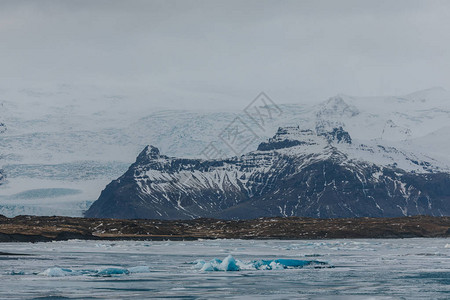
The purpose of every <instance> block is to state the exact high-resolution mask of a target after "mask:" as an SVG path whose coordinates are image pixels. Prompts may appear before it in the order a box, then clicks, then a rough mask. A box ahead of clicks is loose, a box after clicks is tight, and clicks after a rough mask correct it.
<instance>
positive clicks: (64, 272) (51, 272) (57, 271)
mask: <svg viewBox="0 0 450 300" xmlns="http://www.w3.org/2000/svg"><path fill="white" fill-rule="evenodd" d="M38 275H43V276H48V277H63V276H70V275H77V274H75V272H73V271H72V270H71V269H63V268H57V267H55V268H48V269H47V270H45V271H44V272H42V273H39V274H38Z"/></svg>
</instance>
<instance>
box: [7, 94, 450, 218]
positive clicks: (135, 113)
mask: <svg viewBox="0 0 450 300" xmlns="http://www.w3.org/2000/svg"><path fill="white" fill-rule="evenodd" d="M0 96H1V103H2V106H1V111H0V121H1V122H2V125H1V128H2V129H1V132H2V133H1V136H2V138H1V139H0V154H1V165H2V166H3V169H4V173H3V174H2V176H1V178H3V177H4V178H3V179H2V185H1V187H0V196H2V197H1V199H0V214H4V215H7V216H15V215H18V214H38V215H49V214H61V215H69V216H82V215H83V212H84V211H85V210H86V209H87V208H88V207H86V206H89V204H90V203H92V202H93V201H95V199H97V198H98V196H99V193H100V191H101V190H102V189H103V188H104V186H105V185H106V184H107V183H108V182H110V181H111V180H113V179H115V178H117V177H118V176H120V175H121V174H122V173H123V172H125V171H126V169H127V168H128V166H129V164H130V163H132V162H133V160H134V158H135V157H136V156H137V154H138V153H139V152H140V151H141V150H142V149H143V148H144V147H145V146H146V145H148V144H150V143H151V144H153V145H158V147H159V148H160V150H161V152H163V153H166V154H167V155H171V156H180V157H187V158H199V157H202V156H201V152H202V150H203V149H204V148H205V147H206V146H207V145H208V144H209V143H210V142H215V143H216V144H217V146H218V147H219V148H220V150H221V151H223V152H224V153H225V154H226V155H227V156H230V157H231V156H233V155H234V153H233V152H232V151H230V149H229V148H228V147H227V146H226V145H224V143H223V142H222V141H221V139H220V138H219V135H220V133H221V131H222V130H223V128H225V127H226V126H227V125H228V124H229V123H230V122H232V121H233V119H234V118H235V117H236V116H239V117H240V118H242V120H244V121H245V122H246V123H247V124H248V125H249V126H251V128H252V129H253V130H254V131H255V133H256V134H257V135H258V139H257V140H255V141H254V142H252V144H250V145H249V146H248V149H255V148H256V147H257V146H258V145H259V144H260V143H262V142H263V141H265V140H266V139H268V138H270V137H271V136H272V135H273V132H275V131H276V130H277V128H278V127H284V126H293V125H294V126H297V125H299V126H300V127H301V128H312V129H314V130H317V131H318V132H320V131H328V130H329V129H330V128H337V127H340V126H342V127H343V128H344V129H345V130H346V131H347V132H349V133H350V136H351V137H352V139H353V141H354V143H353V144H354V145H355V147H353V148H352V149H348V151H349V152H348V153H349V154H350V155H351V156H352V157H356V158H358V159H361V160H366V161H369V162H372V163H375V164H380V165H387V164H393V163H396V162H399V167H401V168H403V169H405V170H407V171H411V172H435V171H436V170H441V171H446V170H448V166H449V164H450V163H449V162H450V157H449V154H448V151H446V149H448V148H449V147H450V144H449V143H448V141H449V140H450V126H449V125H448V124H449V120H450V93H449V92H448V91H446V90H444V89H442V88H432V89H428V90H423V91H418V92H415V93H412V94H408V95H400V96H388V97H354V96H348V95H345V94H339V95H336V96H334V97H331V98H329V99H328V100H325V101H323V102H322V103H318V104H314V103H311V102H310V101H308V99H299V101H298V103H297V104H282V103H283V99H274V100H275V101H276V102H277V103H278V106H279V107H280V109H281V110H282V115H281V116H279V117H277V116H273V118H272V119H270V120H267V122H266V124H265V127H264V129H261V128H258V127H257V126H256V125H255V124H254V123H252V120H250V119H249V118H248V117H247V116H246V115H245V113H243V112H242V111H239V110H227V111H223V112H220V111H189V110H176V109H163V108H154V107H150V106H148V107H139V108H130V107H126V106H124V105H123V101H120V99H119V98H117V97H116V96H115V95H105V94H104V93H102V92H101V91H99V90H96V89H83V88H80V87H70V86H60V87H57V88H55V89H54V90H51V89H49V90H48V91H41V92H33V90H32V89H30V88H25V89H17V90H14V89H10V90H3V91H0ZM43 97H44V98H45V99H46V100H48V101H45V102H44V101H41V100H42V99H43ZM63 100H64V101H63ZM250 100H251V99H249V102H250ZM38 104H39V105H38ZM87 108H89V109H87ZM87 158H88V159H87ZM416 162H419V165H418V164H417V163H416ZM420 162H427V164H428V166H421V165H420ZM424 167H425V168H424ZM37 188H46V189H58V188H73V189H76V190H80V191H81V194H80V195H78V197H77V198H75V197H72V196H71V195H67V196H61V197H60V198H59V201H56V199H53V200H51V199H47V198H40V199H36V200H35V201H34V203H30V201H28V200H20V201H19V200H17V199H15V200H14V201H13V200H8V197H10V196H13V195H16V194H19V193H22V192H26V191H29V190H33V189H37ZM51 201H53V203H54V205H53V207H52V206H50V205H45V204H44V203H48V202H51ZM83 203H88V204H83Z"/></svg>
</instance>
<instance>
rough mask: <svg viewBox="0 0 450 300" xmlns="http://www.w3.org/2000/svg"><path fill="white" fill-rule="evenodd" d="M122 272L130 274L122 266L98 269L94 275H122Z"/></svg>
mask: <svg viewBox="0 0 450 300" xmlns="http://www.w3.org/2000/svg"><path fill="white" fill-rule="evenodd" d="M124 274H130V271H128V270H127V269H122V268H106V269H103V270H101V271H99V272H98V273H97V274H96V275H97V276H112V275H124Z"/></svg>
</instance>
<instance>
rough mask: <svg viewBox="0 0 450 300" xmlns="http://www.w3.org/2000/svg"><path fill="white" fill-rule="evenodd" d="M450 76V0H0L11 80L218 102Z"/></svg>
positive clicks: (409, 84)
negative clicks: (261, 93) (88, 86)
mask: <svg viewBox="0 0 450 300" xmlns="http://www.w3.org/2000/svg"><path fill="white" fill-rule="evenodd" d="M449 78H450V1H430V0H427V1H425V0H424V1H412V0H408V1H399V0H395V1H392V0H389V1H379V0H378V1H373V0H371V1H361V0H358V1H337V0H330V1H317V0H313V1H299V0H298V1H279V0H277V1H245V0H244V1H242V0H241V1H230V0H223V1H211V0H209V1H186V0H182V1H170V0H162V1H151V0H147V1H132V0H127V1H122V0H121V1H111V0H108V1H100V0H87V1H76V0H70V1H69V0H68V1H62V0H55V1H44V0H41V1H37V0H33V1H20V0H12V1H5V0H0V88H2V89H8V88H11V87H12V86H18V87H31V86H32V87H46V88H48V87H49V86H50V87H51V86H57V85H59V84H69V85H86V84H89V85H93V86H97V87H99V88H100V89H104V90H105V94H107V93H108V92H109V91H115V90H117V89H119V90H120V93H121V94H123V95H124V96H127V95H132V94H133V93H135V92H136V91H139V96H138V97H134V98H133V97H131V96H130V99H134V101H138V100H137V99H140V100H145V101H153V102H154V103H155V105H159V106H161V105H167V106H177V107H194V108H205V107H212V108H214V107H222V106H223V103H224V102H226V103H227V105H230V106H233V107H240V106H245V104H246V103H248V102H249V100H251V99H252V98H253V97H254V96H256V95H257V94H258V93H259V92H260V91H266V92H267V93H268V94H269V95H270V96H271V97H272V98H273V99H275V100H276V101H277V102H284V103H286V102H300V101H305V100H308V101H309V100H317V101H319V100H324V99H326V98H328V97H330V96H333V95H335V94H337V93H345V94H349V95H369V96H370V95H392V94H405V93H409V92H413V91H416V90H420V89H426V88H429V87H433V86H442V87H444V88H446V89H449V87H450V84H449ZM144 98H145V99H144Z"/></svg>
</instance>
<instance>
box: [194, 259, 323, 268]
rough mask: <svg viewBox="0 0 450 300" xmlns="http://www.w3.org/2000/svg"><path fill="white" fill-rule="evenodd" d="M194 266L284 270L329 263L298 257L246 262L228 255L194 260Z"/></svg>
mask: <svg viewBox="0 0 450 300" xmlns="http://www.w3.org/2000/svg"><path fill="white" fill-rule="evenodd" d="M192 264H194V268H196V269H200V271H206V272H211V271H241V270H284V269H300V268H303V267H305V266H309V265H327V263H326V262H321V261H317V260H298V259H274V260H254V261H250V262H244V261H241V260H238V259H235V258H234V257H233V256H231V255H228V256H227V257H226V258H225V259H224V260H220V259H217V258H214V259H212V260H210V261H204V260H196V261H194V262H192Z"/></svg>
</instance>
